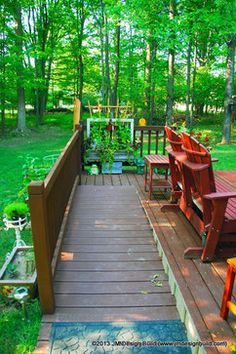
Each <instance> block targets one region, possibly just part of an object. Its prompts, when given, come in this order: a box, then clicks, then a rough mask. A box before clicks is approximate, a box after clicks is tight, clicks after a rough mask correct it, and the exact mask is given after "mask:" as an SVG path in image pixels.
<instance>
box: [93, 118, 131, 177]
mask: <svg viewBox="0 0 236 354" xmlns="http://www.w3.org/2000/svg"><path fill="white" fill-rule="evenodd" d="M87 147H88V153H89V152H90V151H95V152H96V153H97V154H98V156H99V159H100V162H101V163H102V164H103V163H106V162H108V165H109V168H110V170H111V168H112V163H113V162H114V153H115V152H116V151H119V150H125V151H126V152H127V153H128V154H130V153H132V152H134V149H133V146H132V145H131V130H130V126H129V125H127V123H125V122H122V120H119V119H117V120H116V121H115V122H113V123H111V122H109V123H108V122H106V121H100V122H92V123H91V130H90V139H89V141H88V142H87Z"/></svg>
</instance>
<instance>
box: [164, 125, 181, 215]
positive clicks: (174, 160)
mask: <svg viewBox="0 0 236 354" xmlns="http://www.w3.org/2000/svg"><path fill="white" fill-rule="evenodd" d="M165 131H166V136H167V140H168V142H169V144H170V145H169V146H167V148H166V150H167V152H168V156H169V163H170V175H171V195H172V198H171V202H172V205H166V206H163V208H162V210H164V208H165V207H171V206H172V207H173V204H174V203H175V204H176V203H177V202H178V200H179V198H180V197H181V194H182V184H183V183H182V172H181V171H182V167H181V164H182V161H183V160H184V159H186V154H185V152H184V151H183V149H182V140H181V137H180V136H179V135H178V134H177V133H176V132H175V131H174V130H173V129H171V128H170V127H168V126H165Z"/></svg>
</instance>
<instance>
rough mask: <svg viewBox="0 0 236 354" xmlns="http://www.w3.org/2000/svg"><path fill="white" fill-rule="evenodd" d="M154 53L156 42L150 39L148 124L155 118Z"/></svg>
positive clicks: (155, 51)
mask: <svg viewBox="0 0 236 354" xmlns="http://www.w3.org/2000/svg"><path fill="white" fill-rule="evenodd" d="M156 53H157V42H156V41H155V40H153V41H152V48H151V87H150V88H151V90H150V118H149V124H150V125H153V120H154V118H155V112H156V107H155V88H156V75H155V73H156V69H155V66H156Z"/></svg>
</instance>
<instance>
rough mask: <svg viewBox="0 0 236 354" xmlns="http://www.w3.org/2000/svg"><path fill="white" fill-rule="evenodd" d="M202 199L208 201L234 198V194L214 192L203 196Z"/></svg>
mask: <svg viewBox="0 0 236 354" xmlns="http://www.w3.org/2000/svg"><path fill="white" fill-rule="evenodd" d="M203 198H205V199H208V200H213V199H229V198H236V192H215V193H210V194H205V195H204V196H203Z"/></svg>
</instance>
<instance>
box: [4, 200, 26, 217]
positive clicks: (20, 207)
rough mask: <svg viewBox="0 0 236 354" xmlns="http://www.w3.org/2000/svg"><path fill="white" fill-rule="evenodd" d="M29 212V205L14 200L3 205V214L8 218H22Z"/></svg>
mask: <svg viewBox="0 0 236 354" xmlns="http://www.w3.org/2000/svg"><path fill="white" fill-rule="evenodd" d="M28 212H29V207H28V205H27V204H26V203H23V202H15V203H11V204H8V205H6V206H5V208H4V209H3V214H4V215H5V216H6V217H7V219H9V220H14V219H18V218H24V217H25V216H26V215H27V213H28Z"/></svg>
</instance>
